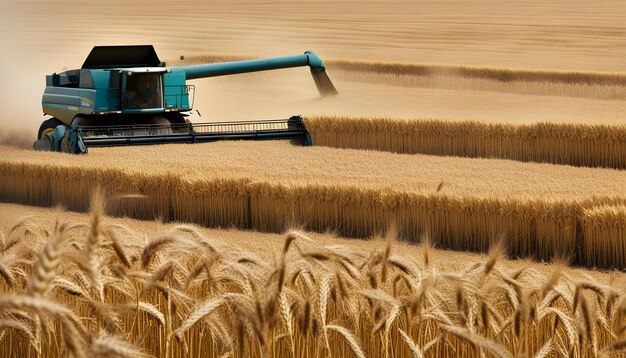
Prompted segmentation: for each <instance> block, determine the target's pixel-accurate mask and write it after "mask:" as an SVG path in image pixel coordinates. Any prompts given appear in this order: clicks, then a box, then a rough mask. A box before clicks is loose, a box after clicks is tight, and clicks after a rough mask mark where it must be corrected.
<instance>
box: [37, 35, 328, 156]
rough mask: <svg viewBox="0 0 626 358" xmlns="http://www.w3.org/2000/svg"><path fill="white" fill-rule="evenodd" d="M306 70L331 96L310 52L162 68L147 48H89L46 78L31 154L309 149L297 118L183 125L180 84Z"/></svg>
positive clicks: (187, 104)
mask: <svg viewBox="0 0 626 358" xmlns="http://www.w3.org/2000/svg"><path fill="white" fill-rule="evenodd" d="M299 66H309V67H310V70H311V74H312V75H313V79H314V81H315V84H316V85H317V89H318V90H319V92H320V94H321V95H322V96H326V95H334V94H336V93H337V90H336V89H335V87H334V86H333V84H332V82H331V80H330V78H329V77H328V75H327V74H326V72H325V70H326V66H325V65H324V62H323V61H322V60H321V59H320V58H319V57H318V56H317V55H316V54H315V53H314V52H311V51H307V52H305V53H304V54H302V55H295V56H285V57H276V58H268V59H261V60H250V61H236V62H224V63H212V64H204V65H194V66H181V67H171V68H169V67H165V66H163V63H162V62H161V60H160V59H159V57H158V56H157V54H156V52H155V50H154V48H153V47H152V46H96V47H94V48H93V50H92V51H91V53H90V54H89V56H88V57H87V59H86V60H85V63H84V64H83V66H82V68H81V69H78V70H71V71H65V72H62V73H58V74H57V73H55V74H52V75H49V76H46V89H45V92H44V94H43V99H42V105H43V111H44V114H46V115H49V116H52V118H49V119H47V120H45V121H44V122H43V123H42V124H41V127H40V128H39V132H38V134H37V141H36V142H35V144H34V146H33V147H34V148H35V149H37V150H51V151H60V152H68V153H87V148H89V147H103V146H120V145H145V144H160V143H196V142H207V141H215V140H223V139H257V140H262V139H296V140H299V141H301V142H302V143H303V144H305V145H310V144H311V138H310V135H309V133H308V131H307V129H306V126H305V125H304V121H303V120H302V117H300V116H293V117H291V118H289V119H278V120H266V121H245V122H212V123H190V122H189V121H188V120H187V117H188V116H189V113H190V111H191V109H192V107H193V97H194V96H193V95H194V86H192V85H188V84H187V80H193V79H197V78H205V77H215V76H224V75H232V74H238V73H247V72H256V71H267V70H275V69H281V68H290V67H299Z"/></svg>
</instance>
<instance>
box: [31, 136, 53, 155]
mask: <svg viewBox="0 0 626 358" xmlns="http://www.w3.org/2000/svg"><path fill="white" fill-rule="evenodd" d="M33 149H34V150H37V151H45V152H51V151H52V142H51V141H50V139H48V138H43V139H39V140H38V141H36V142H35V143H34V144H33Z"/></svg>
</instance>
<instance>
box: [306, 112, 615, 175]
mask: <svg viewBox="0 0 626 358" xmlns="http://www.w3.org/2000/svg"><path fill="white" fill-rule="evenodd" d="M306 124H307V129H308V130H309V131H310V132H311V136H312V139H313V143H314V144H315V145H324V146H329V147H336V148H354V149H371V150H383V151H389V152H394V153H422V154H429V155H444V156H450V155H451V156H461V157H482V158H504V159H513V160H520V161H525V162H547V163H554V164H566V165H574V166H588V167H608V168H616V169H625V168H626V125H623V124H622V125H598V124H587V125H585V124H567V123H549V122H545V123H533V124H520V125H513V124H505V123H484V122H478V121H449V120H448V121H446V120H436V119H431V120H402V119H390V118H352V117H336V116H324V117H307V118H306Z"/></svg>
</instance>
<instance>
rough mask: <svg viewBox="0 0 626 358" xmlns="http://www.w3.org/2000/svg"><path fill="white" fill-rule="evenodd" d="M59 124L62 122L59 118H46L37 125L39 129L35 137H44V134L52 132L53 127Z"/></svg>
mask: <svg viewBox="0 0 626 358" xmlns="http://www.w3.org/2000/svg"><path fill="white" fill-rule="evenodd" d="M61 124H63V122H61V121H60V120H58V119H56V118H54V117H53V118H48V119H46V120H45V121H43V122H42V123H41V126H39V131H38V132H37V139H44V138H45V136H46V134H52V133H54V129H55V128H56V127H57V126H60V125H61Z"/></svg>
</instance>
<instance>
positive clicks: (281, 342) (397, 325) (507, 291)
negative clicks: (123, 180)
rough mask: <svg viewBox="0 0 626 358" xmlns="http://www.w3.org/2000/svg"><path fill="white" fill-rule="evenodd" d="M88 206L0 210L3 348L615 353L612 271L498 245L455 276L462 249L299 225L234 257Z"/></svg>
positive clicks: (195, 237)
mask: <svg viewBox="0 0 626 358" xmlns="http://www.w3.org/2000/svg"><path fill="white" fill-rule="evenodd" d="M90 207H91V209H90V215H89V217H86V216H78V215H75V214H71V215H68V214H64V213H60V212H56V213H50V212H49V211H43V210H39V212H37V211H36V210H33V209H28V208H26V209H25V208H20V207H14V206H7V205H2V209H3V210H5V212H7V213H13V214H12V215H14V216H15V215H18V216H17V217H19V215H21V214H29V215H28V216H22V217H19V219H17V220H15V218H12V219H7V218H6V217H4V218H3V219H2V220H0V223H2V224H3V225H5V228H4V229H3V231H2V236H0V237H1V238H2V242H1V244H2V246H1V248H0V250H1V252H2V261H1V262H0V269H1V270H0V273H1V275H0V276H1V277H2V280H1V281H0V288H2V290H3V291H4V294H3V295H2V296H1V297H0V322H1V326H2V327H3V328H4V329H3V330H2V337H1V338H0V339H2V341H1V342H2V344H0V351H3V352H4V353H5V355H6V354H11V355H19V356H24V355H27V354H37V355H43V356H50V355H68V354H72V355H74V356H79V357H80V356H94V355H95V356H121V357H137V356H141V355H146V354H150V355H161V356H173V357H178V356H190V355H191V356H208V357H219V356H224V355H226V356H233V357H239V356H252V357H254V356H259V357H260V356H267V355H273V356H283V355H291V356H301V357H308V356H318V355H324V354H329V355H333V356H347V355H352V356H356V357H366V356H418V357H419V356H422V355H428V356H432V357H439V356H442V357H446V356H450V355H463V356H483V355H485V354H487V355H489V356H497V357H509V356H513V355H520V354H521V355H539V356H550V355H562V356H567V355H569V356H597V355H609V354H612V353H614V352H617V351H619V350H620V349H622V348H623V346H624V343H623V341H622V340H620V339H619V338H617V337H619V336H621V334H622V330H623V327H622V326H623V324H624V316H623V312H624V311H625V310H626V304H625V298H626V295H625V293H624V291H623V285H624V281H623V280H622V279H623V276H613V275H607V274H604V275H601V274H598V273H597V272H584V271H581V270H571V269H568V268H566V267H565V266H564V265H563V264H555V265H552V266H541V265H538V264H532V263H520V262H511V261H507V260H505V259H504V251H503V249H502V247H501V246H499V245H498V244H495V245H494V246H493V247H492V248H491V250H490V254H489V255H488V256H487V257H483V258H478V257H474V259H477V260H476V261H474V262H472V260H470V259H468V258H467V257H466V258H465V260H464V261H459V262H463V264H461V265H462V266H464V267H461V268H452V267H451V266H450V265H449V259H450V258H451V257H453V256H454V255H461V256H462V255H465V256H467V254H454V253H446V254H444V255H441V253H438V252H437V251H436V250H433V249H432V247H431V246H430V243H429V240H428V238H422V241H421V246H420V248H419V251H420V255H415V254H412V255H407V253H406V252H405V251H404V250H407V247H406V245H405V244H398V243H396V242H395V241H396V237H395V235H394V230H393V229H388V230H387V233H386V234H385V239H384V241H383V240H379V241H376V242H370V243H369V244H368V245H366V247H367V248H368V249H369V251H363V249H356V248H355V246H353V245H351V244H346V245H341V244H337V243H327V244H323V243H322V242H323V241H322V240H318V239H316V240H313V239H311V238H310V237H309V236H308V235H307V234H306V233H302V232H300V231H289V232H287V233H286V234H284V235H282V236H283V237H284V239H282V238H281V237H280V235H274V236H275V237H274V238H273V243H272V244H273V245H269V246H265V245H263V244H265V240H264V241H262V242H261V244H260V245H258V246H256V247H255V248H254V249H252V250H245V249H242V248H240V247H238V244H240V243H241V240H238V239H236V238H235V239H231V240H230V241H228V243H229V244H226V243H224V242H223V241H222V240H219V238H216V237H209V236H207V232H206V230H201V229H198V228H195V227H193V226H190V225H181V224H171V225H168V226H167V227H164V226H163V224H160V225H159V224H156V227H157V228H156V229H155V228H152V233H151V234H150V235H148V234H147V233H146V232H138V231H135V230H134V229H133V228H131V227H129V224H130V226H134V225H137V223H133V222H132V221H130V222H129V220H112V219H109V218H107V217H106V216H105V215H103V213H104V205H103V202H102V197H100V196H98V195H96V196H95V197H93V199H92V202H91V205H90ZM9 216H10V215H9ZM7 224H8V226H6V225H7ZM140 226H141V227H146V226H148V225H146V224H145V223H142V224H140ZM233 234H234V235H233ZM235 235H241V236H243V237H245V236H254V235H258V234H254V235H251V234H246V233H239V234H238V233H236V232H234V233H233V232H231V233H230V236H231V237H232V236H235ZM240 238H241V237H240ZM257 238H258V236H257ZM327 240H329V241H331V242H332V241H335V242H336V241H338V240H340V239H327ZM267 241H270V240H267ZM280 241H282V244H281V242H280ZM350 241H351V240H345V239H344V240H342V241H341V242H342V243H349V242H350ZM396 246H399V247H400V250H397V251H396ZM270 247H272V249H271V250H272V251H273V254H268V248H270ZM403 249H404V250H403ZM408 250H409V251H410V252H413V253H415V251H417V250H418V248H416V247H415V246H411V247H409V248H408ZM261 255H262V256H261ZM442 256H443V257H445V261H444V260H443V259H442ZM592 276H593V278H592ZM616 278H617V279H618V281H615V279H616ZM619 280H621V281H619Z"/></svg>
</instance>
